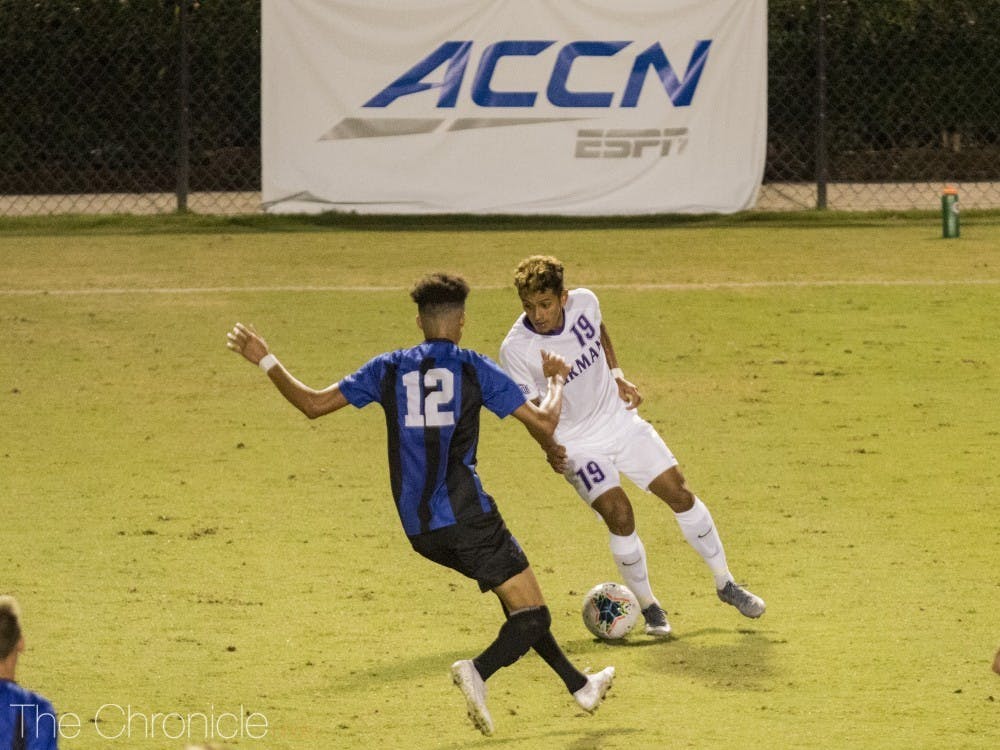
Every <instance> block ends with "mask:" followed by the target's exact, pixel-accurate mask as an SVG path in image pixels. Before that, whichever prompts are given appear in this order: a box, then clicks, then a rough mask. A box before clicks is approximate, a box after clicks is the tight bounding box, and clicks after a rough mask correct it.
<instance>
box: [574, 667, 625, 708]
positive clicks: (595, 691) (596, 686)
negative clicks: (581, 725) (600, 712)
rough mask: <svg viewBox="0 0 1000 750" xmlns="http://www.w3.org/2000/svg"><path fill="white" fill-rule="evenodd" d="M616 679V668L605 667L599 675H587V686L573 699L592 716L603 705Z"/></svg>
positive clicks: (578, 691)
mask: <svg viewBox="0 0 1000 750" xmlns="http://www.w3.org/2000/svg"><path fill="white" fill-rule="evenodd" d="M614 679H615V668H614V667H605V668H604V669H602V670H601V671H600V672H598V673H597V674H590V675H587V684H586V685H584V686H583V687H582V688H580V689H579V690H577V691H576V692H575V693H573V697H574V698H576V702H577V703H579V704H580V708H582V709H583V710H584V711H586V712H587V713H590V714H592V713H594V711H596V710H597V708H598V706H600V705H601V701H602V700H604V696H605V694H606V693H607V692H608V690H610V689H611V683H612V681H613V680H614Z"/></svg>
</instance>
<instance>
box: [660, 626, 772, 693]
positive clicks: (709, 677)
mask: <svg viewBox="0 0 1000 750" xmlns="http://www.w3.org/2000/svg"><path fill="white" fill-rule="evenodd" d="M782 643H785V641H784V640H776V639H774V638H771V637H770V636H768V635H767V633H766V632H764V631H762V630H759V629H756V628H741V629H740V630H737V631H732V630H725V629H722V628H704V629H702V630H696V631H692V632H689V633H685V634H683V636H681V637H678V638H674V639H672V641H671V642H670V643H669V644H664V645H665V648H663V649H662V650H661V651H659V652H656V653H654V654H652V661H651V666H652V667H653V668H654V669H657V670H659V671H661V672H663V673H669V674H672V675H674V676H677V677H688V678H691V679H694V680H697V681H698V682H702V683H704V684H706V685H709V686H711V687H717V688H720V689H725V690H753V691H756V690H768V689H770V687H771V686H772V685H773V681H774V677H775V675H776V672H777V670H776V668H775V666H774V647H775V646H777V645H780V644H782Z"/></svg>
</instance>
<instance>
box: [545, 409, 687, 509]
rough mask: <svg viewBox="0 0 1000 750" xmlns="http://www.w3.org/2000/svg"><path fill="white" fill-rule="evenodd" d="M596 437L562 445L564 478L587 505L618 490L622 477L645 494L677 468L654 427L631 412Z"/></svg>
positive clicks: (675, 461)
mask: <svg viewBox="0 0 1000 750" xmlns="http://www.w3.org/2000/svg"><path fill="white" fill-rule="evenodd" d="M595 437H596V439H594V440H586V441H583V440H577V441H569V442H566V443H564V444H563V445H564V447H565V448H566V458H567V460H568V461H569V466H568V467H567V469H566V472H565V475H564V476H565V477H566V480H567V481H568V482H569V483H570V484H572V485H573V487H574V489H576V491H577V493H578V494H579V495H580V497H581V498H583V499H584V500H585V501H586V502H587V504H588V505H589V504H590V503H593V502H594V500H596V499H597V498H599V497H600V496H601V495H603V494H604V493H605V492H607V491H608V490H610V489H614V488H615V487H621V475H622V474H624V475H625V476H626V477H628V478H629V479H630V480H631V481H633V482H634V483H635V484H636V485H637V486H639V487H641V488H642V489H643V490H647V491H648V490H649V485H650V484H651V483H652V481H653V480H654V479H656V478H657V477H658V476H660V474H662V473H663V472H665V471H667V470H668V469H670V468H672V467H674V466H677V459H676V458H674V454H673V453H671V452H670V449H669V448H668V447H667V444H666V443H664V442H663V438H661V437H660V435H659V433H658V432H657V431H656V429H655V428H654V427H653V425H651V424H650V423H649V422H647V421H646V420H644V419H642V418H641V417H640V416H639V415H638V414H636V413H634V412H627V413H626V414H625V416H624V418H622V419H620V420H617V421H616V422H615V423H614V424H612V425H610V426H609V428H608V429H607V430H602V431H601V435H600V436H599V437H598V436H595Z"/></svg>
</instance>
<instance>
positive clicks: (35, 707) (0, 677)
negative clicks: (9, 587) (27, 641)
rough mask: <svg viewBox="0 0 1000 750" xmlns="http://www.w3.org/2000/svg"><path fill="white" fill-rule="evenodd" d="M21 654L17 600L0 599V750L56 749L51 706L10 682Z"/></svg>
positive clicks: (21, 640) (22, 641)
mask: <svg viewBox="0 0 1000 750" xmlns="http://www.w3.org/2000/svg"><path fill="white" fill-rule="evenodd" d="M22 651H24V636H23V635H22V634H21V615H20V610H19V609H18V606H17V601H15V599H14V597H12V596H0V750H56V747H57V740H56V737H57V735H58V734H59V730H58V723H57V720H56V712H55V709H54V708H52V704H51V703H49V702H48V701H47V700H46V699H45V698H43V697H42V696H40V695H39V694H38V693H33V692H32V691H30V690H28V689H27V688H23V687H21V686H20V685H18V684H17V683H16V682H14V673H15V672H16V671H17V659H18V657H19V656H20V654H21V652H22Z"/></svg>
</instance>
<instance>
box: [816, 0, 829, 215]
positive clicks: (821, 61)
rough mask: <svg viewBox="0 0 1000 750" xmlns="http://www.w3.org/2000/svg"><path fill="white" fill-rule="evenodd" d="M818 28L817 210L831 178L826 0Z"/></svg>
mask: <svg viewBox="0 0 1000 750" xmlns="http://www.w3.org/2000/svg"><path fill="white" fill-rule="evenodd" d="M816 9H817V15H818V16H819V19H818V24H817V27H816V88H817V92H816V93H817V102H816V208H817V209H819V210H824V209H825V208H826V183H827V180H828V179H829V177H830V173H829V168H830V165H829V160H828V154H827V145H826V106H827V101H826V0H817V2H816Z"/></svg>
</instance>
